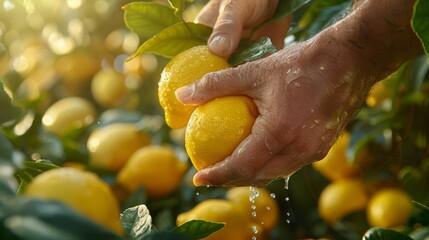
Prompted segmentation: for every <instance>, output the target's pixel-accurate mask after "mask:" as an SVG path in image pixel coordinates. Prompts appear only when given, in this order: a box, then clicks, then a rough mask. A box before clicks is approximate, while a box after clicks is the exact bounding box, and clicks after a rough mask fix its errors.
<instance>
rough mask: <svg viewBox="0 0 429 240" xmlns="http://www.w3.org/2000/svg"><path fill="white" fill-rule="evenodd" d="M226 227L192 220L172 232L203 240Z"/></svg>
mask: <svg viewBox="0 0 429 240" xmlns="http://www.w3.org/2000/svg"><path fill="white" fill-rule="evenodd" d="M224 226H225V223H215V222H207V221H203V220H191V221H188V222H185V223H184V224H182V225H180V226H178V227H176V228H175V229H173V230H172V232H175V233H178V234H181V235H185V236H188V237H190V238H191V239H201V238H205V237H207V236H209V235H210V234H212V233H214V232H216V231H219V230H220V229H222V228H223V227H224Z"/></svg>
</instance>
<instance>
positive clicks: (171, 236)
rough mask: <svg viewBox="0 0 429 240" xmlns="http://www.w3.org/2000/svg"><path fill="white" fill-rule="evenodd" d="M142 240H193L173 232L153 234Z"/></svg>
mask: <svg viewBox="0 0 429 240" xmlns="http://www.w3.org/2000/svg"><path fill="white" fill-rule="evenodd" d="M143 239H144V240H193V239H191V238H189V237H186V236H183V235H179V234H177V233H173V232H153V233H151V234H149V235H146V236H145V237H144V238H143Z"/></svg>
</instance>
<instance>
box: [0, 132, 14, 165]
mask: <svg viewBox="0 0 429 240" xmlns="http://www.w3.org/2000/svg"><path fill="white" fill-rule="evenodd" d="M12 153H13V147H12V144H11V143H10V142H9V140H8V139H7V138H6V136H5V135H4V134H3V133H2V132H0V161H4V162H10V161H11V160H12Z"/></svg>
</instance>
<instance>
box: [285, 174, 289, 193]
mask: <svg viewBox="0 0 429 240" xmlns="http://www.w3.org/2000/svg"><path fill="white" fill-rule="evenodd" d="M289 178H290V177H289V176H287V177H285V189H286V190H287V189H289Z"/></svg>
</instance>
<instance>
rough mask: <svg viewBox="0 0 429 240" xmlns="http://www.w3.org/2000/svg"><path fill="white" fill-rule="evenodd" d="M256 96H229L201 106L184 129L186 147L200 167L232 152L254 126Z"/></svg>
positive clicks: (196, 164)
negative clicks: (254, 100)
mask: <svg viewBox="0 0 429 240" xmlns="http://www.w3.org/2000/svg"><path fill="white" fill-rule="evenodd" d="M258 114H259V113H258V110H257V107H256V105H255V104H254V102H253V100H252V99H250V98H248V97H245V96H228V97H222V98H217V99H214V100H212V101H210V102H208V103H206V104H204V105H201V106H198V108H197V109H195V111H194V112H193V113H192V115H191V118H190V119H189V123H188V125H187V127H186V132H185V148H186V151H187V153H188V155H189V157H190V159H191V161H192V163H193V165H194V166H195V168H196V169H197V170H201V169H204V168H206V167H208V166H210V165H213V164H216V163H218V162H220V161H222V160H224V159H225V158H226V157H227V156H229V155H231V153H232V152H233V151H234V149H235V148H236V147H237V146H238V144H240V142H241V141H243V139H245V138H246V137H247V136H248V135H249V134H250V133H251V130H252V127H253V123H254V122H255V119H256V117H257V116H258Z"/></svg>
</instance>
